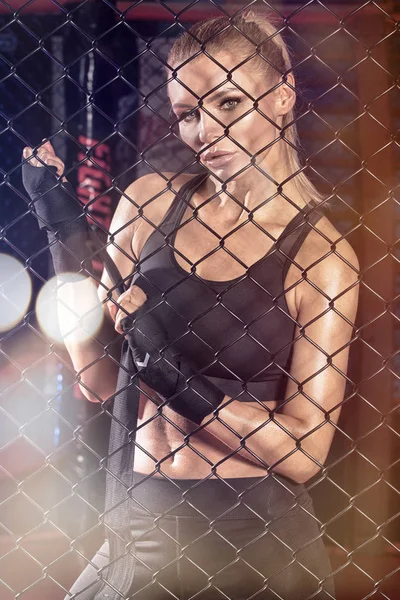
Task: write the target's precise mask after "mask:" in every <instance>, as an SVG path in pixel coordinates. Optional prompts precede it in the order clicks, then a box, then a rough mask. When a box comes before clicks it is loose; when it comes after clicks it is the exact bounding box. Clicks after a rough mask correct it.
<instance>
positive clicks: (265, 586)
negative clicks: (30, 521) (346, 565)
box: [65, 509, 335, 600]
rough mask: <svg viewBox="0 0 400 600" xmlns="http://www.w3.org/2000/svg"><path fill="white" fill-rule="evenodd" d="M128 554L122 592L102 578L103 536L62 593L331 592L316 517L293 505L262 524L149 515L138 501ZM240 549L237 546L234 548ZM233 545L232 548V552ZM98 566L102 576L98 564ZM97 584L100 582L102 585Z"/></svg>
mask: <svg viewBox="0 0 400 600" xmlns="http://www.w3.org/2000/svg"><path fill="white" fill-rule="evenodd" d="M131 533H132V539H133V540H135V542H134V544H133V545H132V548H131V552H132V554H133V555H134V557H135V562H134V569H133V574H132V575H133V577H132V585H131V588H130V590H129V594H128V595H127V596H122V595H119V594H118V593H116V592H115V589H112V588H111V587H110V586H108V584H107V568H105V567H107V564H108V561H109V558H108V543H107V542H105V544H103V546H102V547H101V548H100V550H99V552H98V553H97V554H96V556H95V557H94V558H93V560H92V563H93V565H91V564H90V565H89V566H88V567H87V568H86V569H85V570H84V571H83V573H82V574H81V575H80V577H79V578H78V580H77V581H76V582H75V583H74V585H73V586H72V588H71V591H70V594H68V595H67V596H66V599H65V600H70V599H71V598H74V599H75V598H76V599H77V600H93V598H94V597H95V595H96V593H98V594H99V595H98V596H97V597H96V600H98V599H103V598H104V600H106V599H107V598H116V597H118V598H121V600H122V598H123V597H125V598H127V597H129V598H130V599H131V598H132V600H169V599H171V600H172V598H174V599H175V600H176V599H179V600H189V599H190V598H195V599H196V600H219V599H221V600H222V599H223V598H225V599H226V598H230V599H231V600H246V599H247V598H250V597H251V598H252V600H253V599H254V600H277V599H278V598H282V599H283V600H305V599H306V598H309V597H311V596H312V598H313V599H318V600H332V599H333V598H334V597H335V596H334V594H335V590H334V584H333V579H332V576H331V568H330V564H329V560H328V556H327V553H326V550H325V548H324V545H323V542H322V540H321V537H320V532H319V529H318V527H317V523H316V521H315V519H314V518H313V517H312V516H311V515H309V514H307V513H306V512H304V511H296V512H294V513H293V514H291V515H286V516H284V517H282V519H278V520H277V521H276V522H275V523H274V524H272V525H270V526H269V528H267V529H266V528H265V523H263V521H262V520H261V519H242V520H241V519H225V520H221V521H219V522H217V523H215V524H214V525H213V527H212V528H210V525H209V521H208V519H203V518H193V517H174V516H168V517H163V518H162V519H161V520H160V521H159V522H158V524H157V526H156V527H154V516H151V515H148V514H146V513H145V512H144V511H143V510H142V509H138V511H137V515H136V519H134V521H132V523H131ZM241 549H242V550H241ZM238 550H239V552H237V551H238ZM94 565H95V566H96V567H97V569H104V570H102V571H101V577H102V579H103V582H104V583H102V582H101V580H100V579H99V575H98V572H97V569H96V568H95V566H94ZM102 586H103V587H102Z"/></svg>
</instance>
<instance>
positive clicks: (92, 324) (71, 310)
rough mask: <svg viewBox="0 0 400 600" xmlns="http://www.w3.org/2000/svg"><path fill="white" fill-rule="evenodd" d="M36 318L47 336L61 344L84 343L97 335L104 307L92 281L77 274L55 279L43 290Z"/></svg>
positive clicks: (37, 303)
mask: <svg viewBox="0 0 400 600" xmlns="http://www.w3.org/2000/svg"><path fill="white" fill-rule="evenodd" d="M36 315H37V320H38V323H39V325H40V327H41V329H42V331H43V332H44V334H45V335H46V336H47V337H49V338H51V339H52V340H53V341H55V342H58V343H60V344H63V343H64V344H65V343H68V342H71V343H72V342H74V343H82V342H85V341H86V340H88V339H89V338H90V337H91V336H93V335H96V333H97V332H98V330H99V329H100V327H101V324H102V322H103V306H102V304H101V303H100V301H99V298H98V295H97V288H96V285H95V283H94V282H93V280H92V279H89V278H88V277H85V276H84V275H79V274H76V273H63V275H62V276H61V277H60V276H56V277H53V278H52V279H50V280H49V281H48V282H47V283H46V284H45V285H44V286H43V287H42V289H41V290H40V293H39V294H38V297H37V301H36Z"/></svg>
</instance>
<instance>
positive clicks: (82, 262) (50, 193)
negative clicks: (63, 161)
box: [22, 162, 93, 275]
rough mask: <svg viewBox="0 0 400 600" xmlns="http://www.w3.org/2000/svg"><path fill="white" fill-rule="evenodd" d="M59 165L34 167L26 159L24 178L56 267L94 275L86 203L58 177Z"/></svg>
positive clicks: (59, 269) (58, 272)
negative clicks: (83, 204) (84, 207)
mask: <svg viewBox="0 0 400 600" xmlns="http://www.w3.org/2000/svg"><path fill="white" fill-rule="evenodd" d="M56 173H57V169H56V167H53V166H51V167H33V166H32V165H30V164H29V163H27V162H25V163H24V164H23V166H22V181H23V184H24V186H25V189H26V191H27V192H28V194H29V196H30V198H31V200H32V203H33V208H34V211H35V213H36V215H37V216H38V217H39V218H38V222H39V227H40V228H41V229H46V230H47V237H48V240H49V243H50V247H49V249H50V253H51V255H52V259H53V265H54V270H55V272H56V274H57V275H59V274H61V273H66V272H68V273H82V274H84V275H92V274H93V270H92V256H93V248H92V241H93V236H92V234H91V232H90V229H89V227H88V224H87V220H86V215H85V213H84V212H83V210H82V205H81V203H80V202H79V200H78V199H77V197H76V195H75V194H74V191H73V188H72V186H71V184H70V183H68V182H64V183H62V182H61V180H60V179H59V178H58V177H57V174H56Z"/></svg>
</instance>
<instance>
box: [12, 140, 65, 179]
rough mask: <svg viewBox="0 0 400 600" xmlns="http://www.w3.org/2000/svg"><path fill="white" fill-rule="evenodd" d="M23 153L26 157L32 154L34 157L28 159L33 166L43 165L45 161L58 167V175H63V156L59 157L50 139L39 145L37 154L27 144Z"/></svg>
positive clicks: (51, 165)
mask: <svg viewBox="0 0 400 600" xmlns="http://www.w3.org/2000/svg"><path fill="white" fill-rule="evenodd" d="M22 155H23V157H24V158H29V157H30V156H32V158H30V159H29V160H28V162H29V164H30V165H32V167H43V166H44V165H43V163H44V164H45V165H48V166H49V167H56V169H57V175H58V176H59V177H61V175H62V174H63V173H64V170H65V165H64V163H63V161H62V160H61V158H58V156H57V155H56V153H55V151H54V148H53V146H52V145H51V142H49V141H47V142H45V143H44V144H42V145H41V146H39V148H38V149H37V151H36V154H35V155H34V151H33V149H32V148H31V147H30V146H25V148H24V149H23V152H22ZM62 180H63V181H67V180H66V178H65V177H63V179H62Z"/></svg>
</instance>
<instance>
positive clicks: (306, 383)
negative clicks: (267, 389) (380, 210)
mask: <svg viewBox="0 0 400 600" xmlns="http://www.w3.org/2000/svg"><path fill="white" fill-rule="evenodd" d="M339 252H340V250H339ZM341 254H342V256H343V252H341ZM346 254H347V256H345V258H346V260H347V261H348V262H349V263H350V265H352V266H348V265H346V263H345V262H344V261H342V259H341V258H339V257H338V256H335V255H334V254H332V255H330V256H328V257H326V258H325V259H323V260H322V261H321V262H320V263H318V264H317V265H315V266H314V267H312V268H311V269H310V270H309V271H308V272H307V279H308V281H305V282H304V284H302V287H303V290H302V293H301V297H300V300H299V314H298V318H297V323H298V325H297V326H296V332H295V337H294V340H295V342H294V348H293V356H292V363H291V369H290V378H289V380H288V384H287V389H286V394H285V402H284V404H283V407H282V408H281V409H280V410H279V412H271V413H270V412H269V411H268V410H267V408H266V407H264V406H263V404H262V403H261V402H260V403H257V402H249V403H247V402H246V403H241V402H239V401H237V400H234V401H232V402H230V403H229V404H228V405H227V406H226V407H224V408H222V409H221V410H220V411H219V419H218V420H214V421H212V422H210V423H209V424H208V425H206V423H207V422H208V421H210V418H209V417H208V418H207V419H204V421H203V423H202V425H205V426H206V428H207V430H208V431H210V433H212V434H213V435H214V436H215V437H217V438H219V439H220V440H222V441H223V442H225V443H226V444H227V445H228V446H229V447H230V448H231V449H232V450H235V449H237V448H238V447H240V440H241V439H242V440H243V439H244V440H245V444H246V447H247V448H248V449H249V450H250V451H251V452H253V453H254V454H255V455H256V456H258V457H259V458H260V459H261V461H263V462H264V464H265V463H266V464H267V465H268V466H270V467H271V468H272V469H273V470H274V471H275V472H277V473H280V474H282V475H284V476H286V477H289V478H291V479H293V480H294V481H296V482H298V483H304V482H305V481H307V480H308V479H310V477H312V476H313V475H314V474H316V473H317V472H318V471H319V470H320V468H321V467H322V465H323V464H324V462H325V460H326V457H327V455H328V452H329V448H330V446H331V443H332V440H333V436H334V433H335V425H336V424H337V421H338V418H339V414H340V410H341V403H342V401H343V397H344V390H345V383H346V379H345V375H346V371H347V365H348V356H349V346H350V344H349V342H350V339H351V336H352V333H353V326H354V321H355V317H356V312H357V306H358V288H359V286H358V285H357V271H358V268H359V267H358V261H357V257H356V255H355V253H354V251H352V249H351V247H350V246H348V249H347V250H346ZM310 282H311V283H310ZM314 286H315V287H314ZM331 301H332V302H331ZM330 304H331V305H330ZM301 328H302V329H303V331H300V329H301ZM264 400H265V401H267V400H269V399H268V398H266V399H264ZM226 401H229V398H228V397H226V398H225V401H224V403H225V402H226ZM224 423H225V424H226V425H224ZM227 426H228V427H229V428H231V429H232V430H233V431H234V432H236V434H235V433H232V431H230V429H229V428H228V427H227ZM261 461H260V462H259V464H260V465H262V464H263V463H262V462H261Z"/></svg>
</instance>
